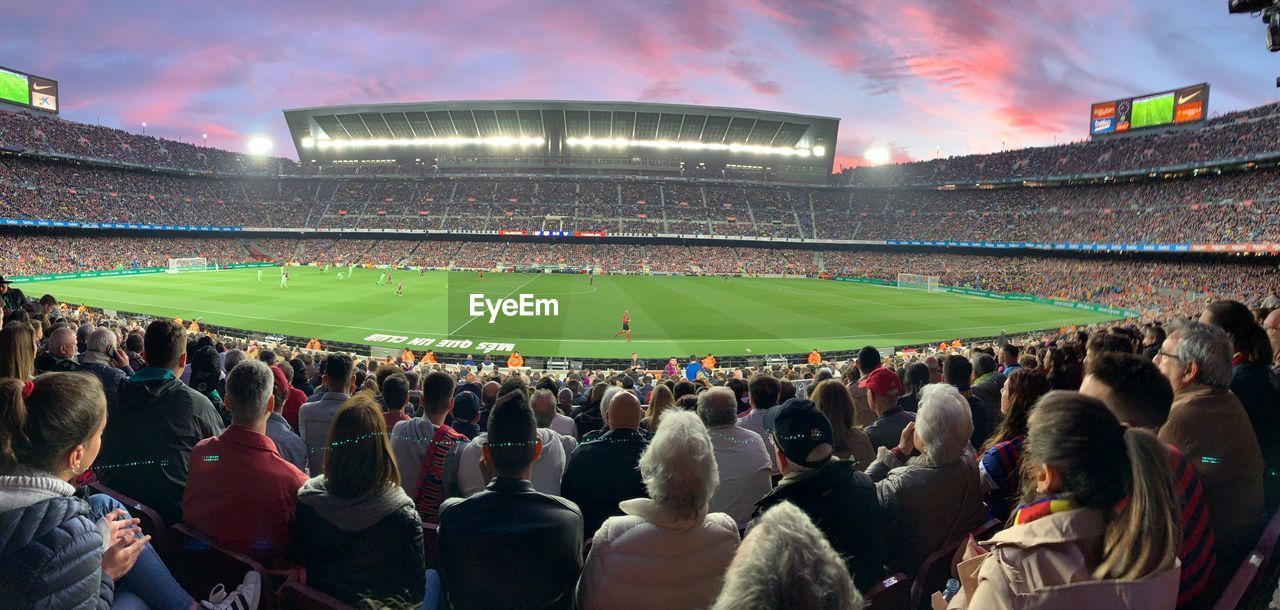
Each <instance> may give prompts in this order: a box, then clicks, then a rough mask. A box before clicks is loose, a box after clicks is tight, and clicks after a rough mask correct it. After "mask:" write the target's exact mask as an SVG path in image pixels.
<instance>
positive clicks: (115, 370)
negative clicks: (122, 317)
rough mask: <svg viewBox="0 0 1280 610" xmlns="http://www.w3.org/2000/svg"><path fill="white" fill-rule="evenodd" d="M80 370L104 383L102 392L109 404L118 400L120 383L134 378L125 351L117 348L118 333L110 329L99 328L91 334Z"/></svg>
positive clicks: (81, 357)
mask: <svg viewBox="0 0 1280 610" xmlns="http://www.w3.org/2000/svg"><path fill="white" fill-rule="evenodd" d="M79 369H80V370H82V371H88V372H90V373H93V374H94V375H96V376H97V377H98V381H101V382H102V390H103V391H104V392H105V393H106V395H107V404H112V403H114V402H115V400H116V390H118V389H119V387H120V382H122V381H124V380H125V379H127V378H129V377H132V376H133V373H134V371H133V369H131V368H129V358H128V357H127V356H125V354H124V351H123V350H121V349H118V348H117V347H116V333H115V331H113V330H111V329H109V328H99V329H96V330H94V331H93V332H92V333H89V338H88V339H87V340H86V341H85V352H84V353H83V354H81V355H80V367H79Z"/></svg>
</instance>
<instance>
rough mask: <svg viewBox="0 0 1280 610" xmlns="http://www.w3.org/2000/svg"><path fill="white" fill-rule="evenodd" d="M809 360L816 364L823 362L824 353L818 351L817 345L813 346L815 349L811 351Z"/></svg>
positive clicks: (810, 362)
mask: <svg viewBox="0 0 1280 610" xmlns="http://www.w3.org/2000/svg"><path fill="white" fill-rule="evenodd" d="M807 362H808V363H809V364H812V365H814V366H817V365H819V364H822V354H820V353H818V348H816V347H815V348H813V351H811V352H809V358H808V360H807Z"/></svg>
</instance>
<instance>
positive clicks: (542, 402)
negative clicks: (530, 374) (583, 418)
mask: <svg viewBox="0 0 1280 610" xmlns="http://www.w3.org/2000/svg"><path fill="white" fill-rule="evenodd" d="M553 383H554V382H553ZM529 401H530V402H529V404H530V405H531V406H532V407H533V414H534V416H535V417H537V418H538V427H539V428H551V429H552V430H555V431H556V432H558V433H560V434H561V435H563V436H567V437H570V438H577V433H578V424H576V423H574V421H573V418H572V417H569V416H568V415H564V414H562V413H560V411H559V409H557V406H558V404H559V403H558V401H557V400H556V395H555V393H553V392H552V391H551V390H545V389H543V390H537V391H535V392H534V393H533V394H532V395H531V396H530V397H529Z"/></svg>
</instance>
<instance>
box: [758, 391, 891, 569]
mask: <svg viewBox="0 0 1280 610" xmlns="http://www.w3.org/2000/svg"><path fill="white" fill-rule="evenodd" d="M881 370H883V369H881ZM764 428H765V433H766V434H768V435H769V437H770V438H771V439H773V447H774V451H775V452H776V459H777V461H778V468H779V470H781V471H782V480H781V481H779V482H778V486H777V487H775V488H774V489H773V491H771V492H770V493H769V494H768V495H766V496H765V497H764V498H762V499H761V500H760V501H759V502H756V505H755V511H754V512H753V513H752V521H751V524H750V525H749V526H748V528H747V529H748V530H750V529H751V528H752V527H754V526H755V525H756V523H757V521H758V520H759V519H760V518H761V516H762V515H764V513H765V512H767V511H768V510H769V509H770V508H773V507H774V506H777V505H779V504H783V503H786V502H789V503H791V504H793V505H795V506H796V507H797V508H799V509H800V510H802V511H804V513H805V514H806V515H808V516H809V518H810V519H812V520H813V524H814V525H816V526H817V527H818V529H819V530H821V531H822V533H823V534H824V535H825V536H826V538H827V540H828V541H830V542H831V546H832V547H834V548H835V550H836V552H837V553H839V554H840V556H841V558H843V559H844V561H845V566H846V567H847V568H848V569H849V571H850V572H851V573H852V576H853V578H854V582H855V583H856V584H857V586H858V589H860V590H862V591H870V590H871V589H872V588H874V587H875V585H876V583H877V582H878V581H879V580H880V578H882V577H883V576H884V568H883V567H882V566H883V564H884V559H885V554H886V542H885V537H884V527H883V525H884V524H883V518H882V516H881V513H882V511H881V509H880V504H879V502H878V501H877V498H876V487H875V483H873V482H872V481H871V479H870V477H868V476H867V475H865V474H863V473H861V472H858V470H857V467H856V465H855V464H854V462H852V461H850V460H842V459H840V458H839V457H837V456H836V455H835V449H834V446H833V444H832V440H833V438H834V432H833V430H832V428H831V421H830V420H828V419H827V416H826V415H823V413H822V411H821V410H819V409H818V407H817V406H816V405H814V404H813V402H811V401H808V400H805V399H802V398H792V399H790V400H788V401H786V402H784V403H782V404H780V405H778V406H775V407H773V408H770V409H769V410H768V411H767V412H765V418H764Z"/></svg>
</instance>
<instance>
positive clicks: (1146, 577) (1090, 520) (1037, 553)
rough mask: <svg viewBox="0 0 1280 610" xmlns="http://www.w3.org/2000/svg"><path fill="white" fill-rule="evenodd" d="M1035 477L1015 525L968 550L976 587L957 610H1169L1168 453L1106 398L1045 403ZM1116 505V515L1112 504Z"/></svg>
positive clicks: (1034, 439) (1037, 431) (1032, 440)
mask: <svg viewBox="0 0 1280 610" xmlns="http://www.w3.org/2000/svg"><path fill="white" fill-rule="evenodd" d="M1025 459H1026V461H1027V464H1028V473H1029V475H1028V476H1029V480H1028V484H1027V485H1028V486H1027V490H1026V493H1025V494H1024V496H1023V502H1024V503H1023V504H1022V505H1021V506H1019V507H1018V509H1017V510H1016V511H1015V512H1014V516H1013V518H1012V522H1013V523H1012V526H1011V527H1009V528H1008V529H1006V530H1004V531H1002V532H999V533H997V534H996V535H995V536H993V537H992V538H991V540H989V541H988V542H986V543H984V544H983V547H985V548H986V549H990V552H989V553H986V552H984V548H982V547H978V546H976V545H973V544H972V541H970V545H969V547H968V548H967V549H966V553H965V558H966V559H967V560H968V561H967V562H966V563H962V564H961V565H960V567H959V569H960V570H961V571H962V576H968V575H972V578H973V579H974V581H975V582H976V586H975V587H974V589H973V593H972V597H971V598H970V599H967V600H966V599H965V594H963V593H962V594H960V595H958V596H957V598H956V599H953V600H952V602H951V606H952V607H962V606H964V605H965V602H966V601H967V605H968V606H969V607H972V608H1014V607H1018V608H1021V607H1037V608H1038V607H1060V608H1090V607H1093V608H1169V607H1172V606H1173V605H1174V603H1175V601H1176V599H1177V596H1178V576H1179V572H1178V569H1177V562H1176V552H1177V548H1178V543H1179V540H1180V539H1179V536H1178V521H1177V512H1176V511H1177V507H1176V505H1175V504H1173V502H1172V500H1173V491H1174V490H1173V482H1172V480H1171V479H1170V475H1169V469H1168V462H1167V453H1166V451H1165V449H1164V448H1163V447H1162V446H1161V445H1160V443H1159V442H1158V441H1156V439H1155V438H1154V437H1153V436H1152V435H1151V434H1150V433H1149V432H1147V431H1145V430H1140V429H1138V428H1126V427H1124V426H1123V425H1121V424H1120V422H1119V421H1117V420H1116V418H1115V416H1114V415H1112V414H1111V412H1109V411H1108V410H1107V408H1106V406H1105V405H1103V404H1102V403H1101V402H1100V401H1098V400H1097V399H1094V398H1090V397H1088V396H1083V395H1081V394H1079V393H1077V392H1067V391H1058V392H1052V393H1050V394H1048V395H1046V396H1045V398H1044V399H1042V400H1041V402H1040V404H1039V405H1037V407H1036V409H1035V411H1034V412H1032V414H1031V422H1030V430H1029V432H1028V434H1027V452H1026V456H1025ZM1118 505H1120V506H1122V508H1120V509H1119V510H1117V509H1116V507H1117V506H1118Z"/></svg>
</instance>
